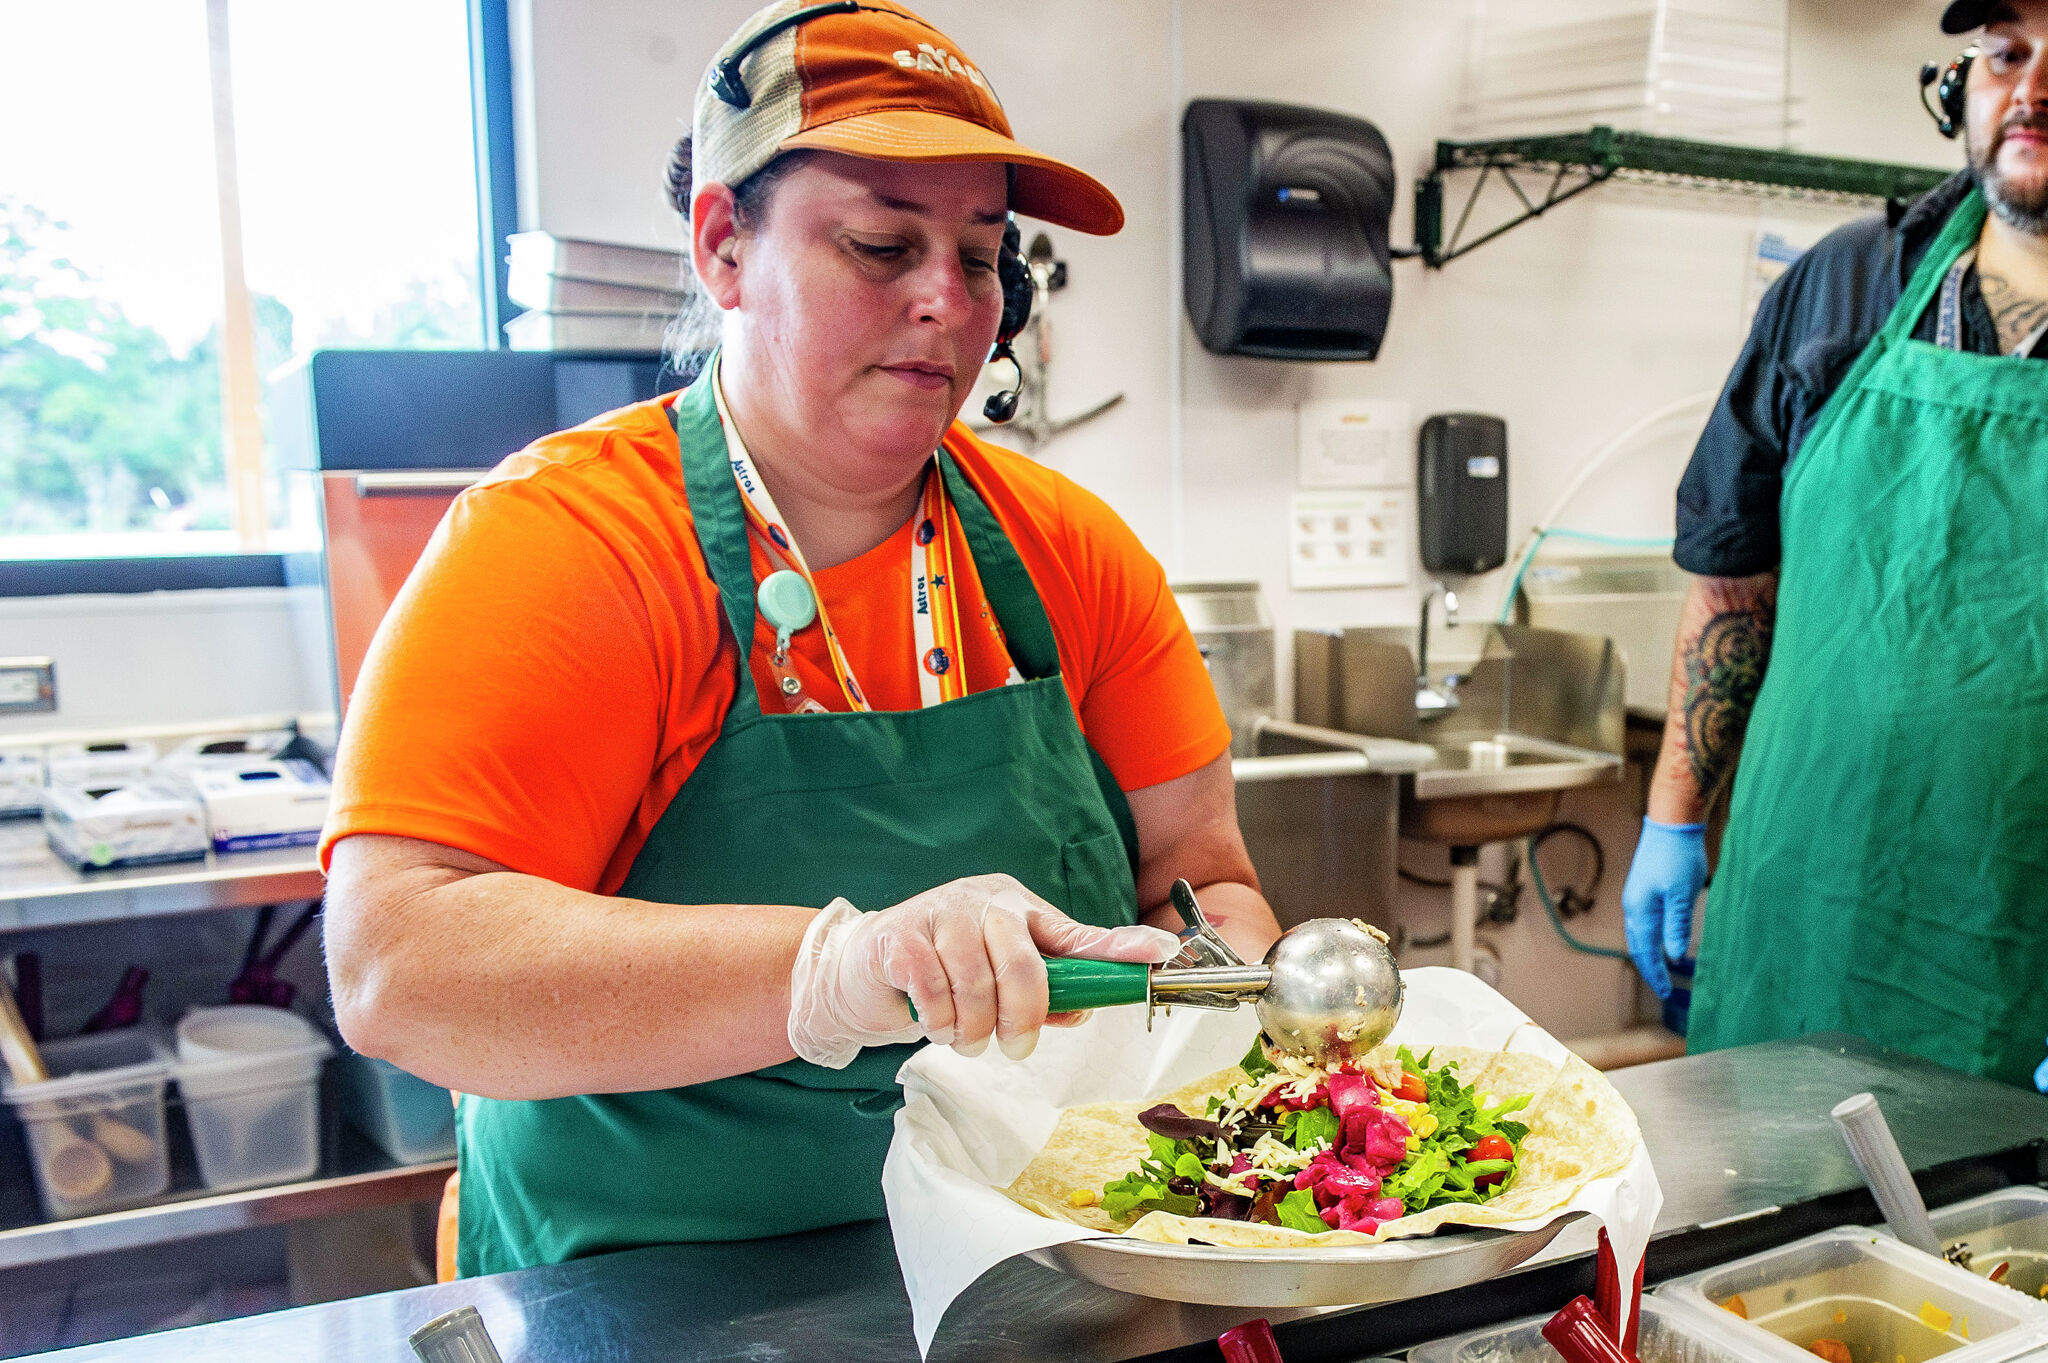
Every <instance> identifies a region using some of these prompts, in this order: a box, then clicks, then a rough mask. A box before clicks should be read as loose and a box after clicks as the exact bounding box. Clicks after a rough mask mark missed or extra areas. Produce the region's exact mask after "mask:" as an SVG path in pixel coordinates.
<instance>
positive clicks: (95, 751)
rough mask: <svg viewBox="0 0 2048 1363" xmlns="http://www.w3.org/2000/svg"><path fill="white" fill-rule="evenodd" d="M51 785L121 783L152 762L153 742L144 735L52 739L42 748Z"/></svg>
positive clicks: (144, 772) (141, 772)
mask: <svg viewBox="0 0 2048 1363" xmlns="http://www.w3.org/2000/svg"><path fill="white" fill-rule="evenodd" d="M43 759H44V761H45V762H46V763H47V764H48V769H49V776H50V784H51V785H53V786H123V785H128V784H130V783H132V782H135V781H140V780H141V779H142V778H143V777H145V776H147V775H148V774H149V769H150V768H151V767H153V766H155V765H156V744H154V743H151V742H148V741H147V740H145V739H140V738H130V739H115V740H112V741H109V742H105V743H56V744H52V745H51V746H50V747H49V748H47V749H45V750H44V752H43Z"/></svg>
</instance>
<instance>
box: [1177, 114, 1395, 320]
mask: <svg viewBox="0 0 2048 1363" xmlns="http://www.w3.org/2000/svg"><path fill="white" fill-rule="evenodd" d="M1180 127H1181V156H1182V165H1183V170H1184V175H1183V186H1184V187H1183V194H1184V201H1183V209H1184V218H1185V229H1184V230H1185V233H1186V250H1185V256H1186V267H1185V285H1186V293H1187V309H1188V318H1189V320H1190V321H1192V322H1193V323H1194V327H1195V331H1196V333H1197V334H1198V335H1199V336H1200V337H1201V338H1202V344H1203V345H1204V346H1205V347H1207V348H1208V349H1209V350H1212V351H1214V352H1216V353H1217V354H1219V355H1257V356H1261V357H1264V358H1267V359H1278V360H1369V359H1372V358H1373V357H1374V356H1375V355H1377V354H1378V353H1379V348H1380V338H1381V337H1382V336H1384V335H1385V334H1386V330H1387V314H1388V313H1389V311H1390V310H1391V309H1392V307H1393V303H1394V279H1393V274H1392V272H1391V271H1390V270H1389V268H1388V259H1389V258H1388V251H1387V220H1388V217H1389V215H1390V214H1391V213H1392V211H1393V203H1394V158H1393V154H1392V153H1391V152H1389V151H1388V150H1387V140H1386V138H1384V137H1382V136H1381V135H1380V130H1379V129H1378V128H1375V127H1374V126H1373V125H1372V124H1370V123H1368V122H1366V121H1365V120H1364V119H1362V118H1351V117H1348V116H1347V115H1344V114H1337V113H1331V112H1329V111H1328V110H1325V109H1307V108H1302V107H1300V106H1297V105H1292V104H1268V103H1260V102H1254V101H1249V100H1226V99H1198V100H1195V101H1193V102H1192V103H1190V104H1189V105H1188V108H1187V113H1186V114H1185V115H1184V116H1183V117H1182V118H1181V125H1180Z"/></svg>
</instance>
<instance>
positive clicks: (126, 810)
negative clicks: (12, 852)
mask: <svg viewBox="0 0 2048 1363" xmlns="http://www.w3.org/2000/svg"><path fill="white" fill-rule="evenodd" d="M43 828H44V831H45V832H46V833H47V834H48V835H49V839H50V848H51V850H52V851H54V852H56V854H57V855H58V856H60V857H62V858H64V860H66V861H68V862H70V863H71V864H72V865H73V866H76V867H77V868H78V869H79V870H81V871H87V870H104V869H107V868H110V867H116V866H148V865H152V864H154V863H156V862H163V861H192V860H195V859H197V858H200V857H203V856H205V855H206V845H207V844H206V812H205V811H204V810H203V809H201V808H200V805H199V801H198V800H197V799H195V798H194V797H193V796H192V795H190V794H188V793H187V792H185V791H183V790H180V789H178V788H177V787H176V786H174V785H171V784H169V783H168V782H163V781H138V782H134V783H132V784H129V785H115V786H71V785H53V786H51V787H49V788H48V789H47V790H45V791H44V792H43Z"/></svg>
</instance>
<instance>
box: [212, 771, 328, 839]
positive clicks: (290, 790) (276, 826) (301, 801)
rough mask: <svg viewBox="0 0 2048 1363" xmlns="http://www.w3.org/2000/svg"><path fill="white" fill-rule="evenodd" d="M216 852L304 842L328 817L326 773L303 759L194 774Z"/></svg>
mask: <svg viewBox="0 0 2048 1363" xmlns="http://www.w3.org/2000/svg"><path fill="white" fill-rule="evenodd" d="M191 779H192V784H193V787H194V788H195V789H196V790H197V791H198V792H199V799H200V801H201V802H202V803H203V804H204V805H205V807H206V822H207V824H208V825H209V826H210V827H211V828H212V830H213V850H214V851H216V852H249V851H254V850H256V849H257V848H262V847H306V846H310V845H312V844H313V843H315V842H318V841H319V840H320V825H321V824H323V823H325V822H326V821H327V796H328V792H329V786H328V783H327V778H326V777H325V776H323V775H321V773H320V768H318V767H316V766H314V765H313V764H312V763H311V762H308V761H306V760H305V759H304V758H292V759H290V760H288V761H283V762H245V763H242V764H241V765H239V766H236V767H230V768H222V769H206V770H199V771H195V772H193V773H192V778H191Z"/></svg>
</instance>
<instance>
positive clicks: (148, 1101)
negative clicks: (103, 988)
mask: <svg viewBox="0 0 2048 1363" xmlns="http://www.w3.org/2000/svg"><path fill="white" fill-rule="evenodd" d="M42 1054H43V1064H44V1066H45V1067H47V1068H48V1070H49V1071H50V1074H51V1075H52V1077H51V1078H50V1079H47V1080H45V1081H43V1082H42V1083H39V1084H17V1083H14V1082H13V1081H11V1080H9V1081H5V1082H0V1099H4V1101H5V1102H6V1103H7V1105H8V1106H9V1107H11V1108H13V1109H14V1113H15V1115H16V1116H18V1117H19V1118H20V1119H21V1123H22V1125H23V1126H24V1127H26V1128H27V1130H28V1148H29V1160H30V1163H31V1164H33V1165H34V1166H35V1175H36V1190H37V1191H38V1192H40V1193H41V1194H42V1198H43V1210H44V1211H45V1212H47V1213H48V1214H49V1215H50V1216H51V1218H52V1219H62V1218H64V1217H71V1216H88V1215H91V1214H92V1213H94V1212H105V1211H115V1210H118V1209H120V1208H122V1207H133V1206H138V1205H140V1204H141V1203H144V1202H148V1201H150V1200H152V1199H154V1198H156V1197H159V1196H161V1195H162V1193H163V1191H164V1190H165V1189H166V1188H168V1187H170V1186H171V1166H170V1161H169V1160H168V1159H167V1158H166V1156H165V1147H164V1079H165V1074H166V1072H167V1070H168V1069H169V1067H170V1057H169V1056H168V1055H167V1054H166V1053H165V1051H164V1048H163V1046H162V1044H161V1043H160V1042H159V1041H158V1040H157V1038H156V1037H155V1036H153V1035H151V1034H150V1033H148V1032H142V1031H136V1030H133V1029H129V1030H123V1031H118V1032H99V1033H95V1034H94V1035H91V1036H81V1037H74V1038H72V1039H70V1040H68V1041H52V1042H50V1043H49V1044H48V1045H46V1046H44V1047H43V1048H42Z"/></svg>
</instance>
